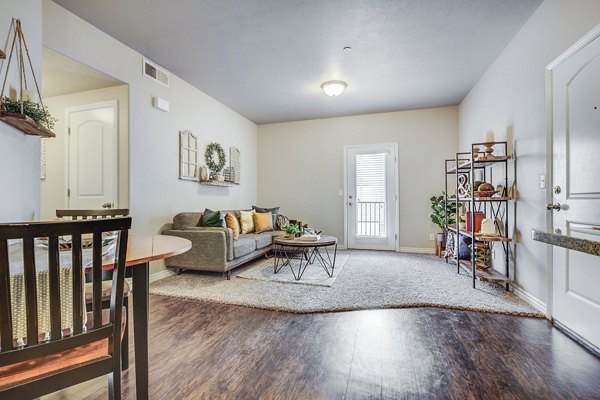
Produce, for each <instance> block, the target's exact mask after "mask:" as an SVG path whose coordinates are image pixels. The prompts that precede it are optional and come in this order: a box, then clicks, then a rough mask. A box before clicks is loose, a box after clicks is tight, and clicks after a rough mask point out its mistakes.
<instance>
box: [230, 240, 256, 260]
mask: <svg viewBox="0 0 600 400" xmlns="http://www.w3.org/2000/svg"><path fill="white" fill-rule="evenodd" d="M245 236H248V235H240V237H239V238H238V240H234V241H233V257H234V258H240V257H243V256H245V255H246V254H250V253H252V252H253V251H254V250H256V240H254V239H253V238H247V237H245Z"/></svg>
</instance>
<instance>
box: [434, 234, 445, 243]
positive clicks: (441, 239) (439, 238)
mask: <svg viewBox="0 0 600 400" xmlns="http://www.w3.org/2000/svg"><path fill="white" fill-rule="evenodd" d="M435 242H436V243H441V244H442V247H445V246H446V234H445V233H444V232H439V233H436V234H435Z"/></svg>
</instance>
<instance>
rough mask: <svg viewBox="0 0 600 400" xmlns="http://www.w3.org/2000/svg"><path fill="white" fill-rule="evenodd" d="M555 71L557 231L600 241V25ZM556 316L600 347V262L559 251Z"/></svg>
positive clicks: (555, 274) (554, 277)
mask: <svg viewBox="0 0 600 400" xmlns="http://www.w3.org/2000/svg"><path fill="white" fill-rule="evenodd" d="M595 32H596V33H595V34H592V35H589V36H588V37H587V38H586V39H585V40H583V41H582V42H579V43H578V44H577V45H576V47H574V48H572V49H571V51H569V52H568V53H565V54H567V55H566V56H564V57H563V58H562V59H559V60H558V61H557V62H556V63H555V64H554V65H553V66H551V67H549V70H550V74H551V77H552V80H551V88H552V92H551V93H552V118H553V120H552V137H553V162H552V164H553V171H552V181H553V186H554V188H553V197H554V198H553V204H554V205H555V207H554V210H553V211H552V212H553V216H552V217H553V218H552V220H553V221H552V223H553V229H554V231H555V233H559V234H562V235H567V236H571V237H576V238H582V239H589V240H593V241H596V242H598V241H600V169H599V168H598V154H600V25H599V26H598V28H596V30H595ZM552 286H553V289H552V317H553V319H554V320H555V321H557V322H559V323H560V324H562V325H563V326H564V327H566V328H568V329H569V330H571V331H572V332H574V333H575V334H577V335H578V336H580V337H581V338H583V339H584V340H585V341H587V342H588V343H590V344H592V346H594V347H596V348H600V257H597V256H592V255H589V254H586V253H581V252H577V251H573V250H567V249H565V248H562V247H554V248H553V273H552Z"/></svg>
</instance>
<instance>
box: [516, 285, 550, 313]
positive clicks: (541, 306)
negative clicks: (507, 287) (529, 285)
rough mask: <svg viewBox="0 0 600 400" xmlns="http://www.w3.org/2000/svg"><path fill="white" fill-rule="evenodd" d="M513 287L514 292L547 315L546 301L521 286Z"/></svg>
mask: <svg viewBox="0 0 600 400" xmlns="http://www.w3.org/2000/svg"><path fill="white" fill-rule="evenodd" d="M512 288H513V293H514V294H516V295H517V297H520V298H521V299H523V300H525V301H526V302H527V303H529V305H531V306H532V307H534V308H535V309H537V310H539V311H540V312H541V313H543V314H544V315H546V303H544V302H543V301H542V300H540V299H538V298H537V297H535V296H534V295H532V294H531V293H529V292H528V291H526V290H525V289H523V288H520V287H519V286H516V285H513V287H512Z"/></svg>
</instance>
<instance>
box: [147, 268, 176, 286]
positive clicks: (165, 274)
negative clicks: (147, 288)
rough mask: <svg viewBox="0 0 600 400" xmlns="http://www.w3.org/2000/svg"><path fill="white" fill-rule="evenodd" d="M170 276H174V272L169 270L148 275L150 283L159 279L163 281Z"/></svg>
mask: <svg viewBox="0 0 600 400" xmlns="http://www.w3.org/2000/svg"><path fill="white" fill-rule="evenodd" d="M171 275H175V272H173V271H171V270H170V269H163V270H162V271H158V272H156V273H154V274H150V278H149V280H150V283H152V282H156V281H158V280H160V279H164V278H168V277H169V276H171Z"/></svg>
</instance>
